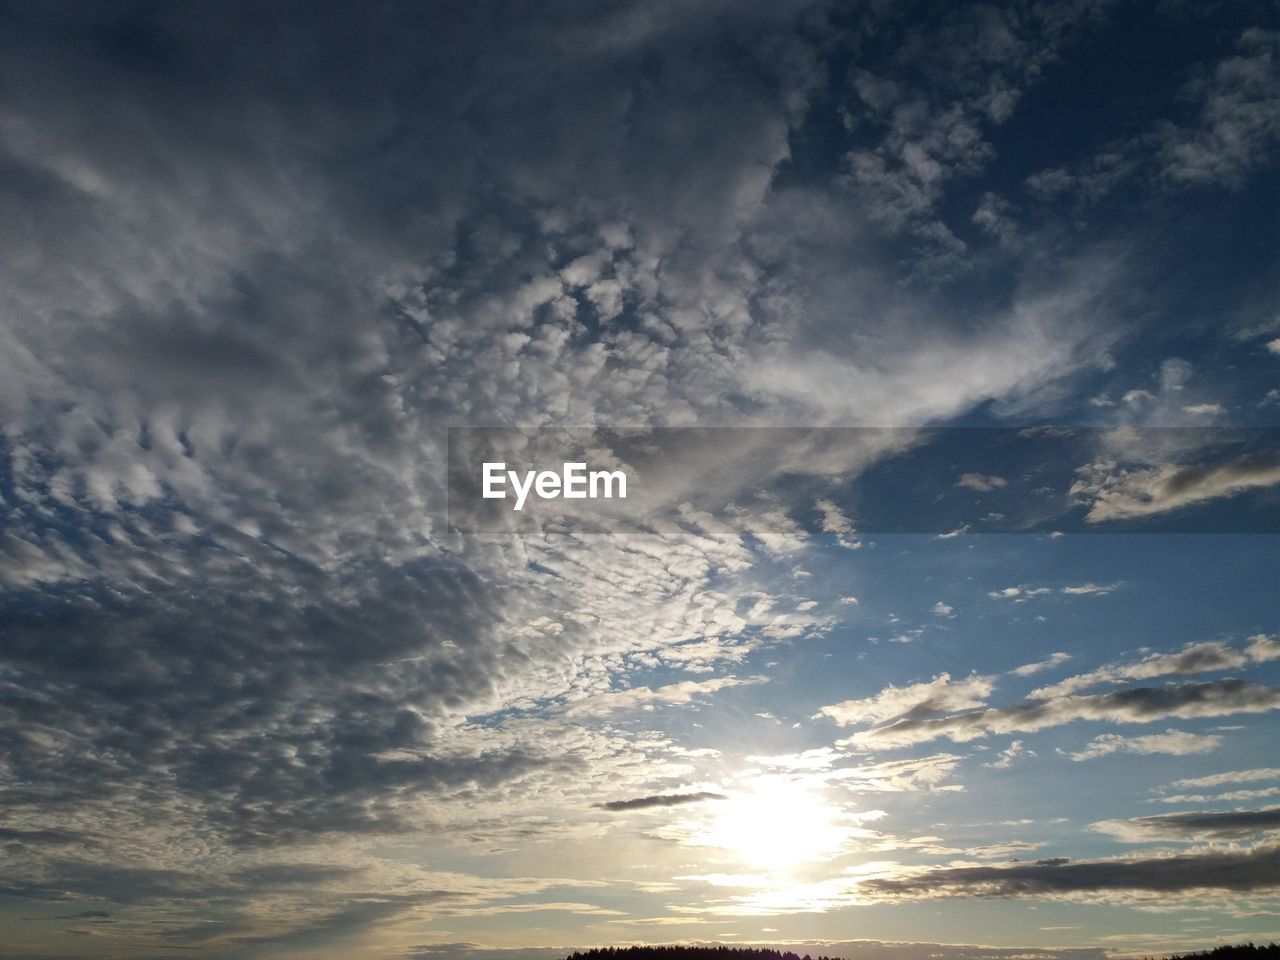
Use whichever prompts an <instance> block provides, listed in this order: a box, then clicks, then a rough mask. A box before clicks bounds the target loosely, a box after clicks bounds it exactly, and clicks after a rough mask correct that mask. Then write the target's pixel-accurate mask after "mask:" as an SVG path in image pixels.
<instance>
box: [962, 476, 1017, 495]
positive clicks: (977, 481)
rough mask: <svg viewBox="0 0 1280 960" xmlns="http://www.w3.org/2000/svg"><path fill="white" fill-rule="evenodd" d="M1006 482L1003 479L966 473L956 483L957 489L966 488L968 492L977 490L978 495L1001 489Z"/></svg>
mask: <svg viewBox="0 0 1280 960" xmlns="http://www.w3.org/2000/svg"><path fill="white" fill-rule="evenodd" d="M1006 483H1008V481H1007V480H1005V478H1004V477H996V476H991V475H989V474H985V473H966V474H964V475H962V476H961V477H960V479H959V480H957V481H956V486H957V487H968V488H969V489H970V490H977V491H978V492H979V493H987V492H989V491H991V490H998V489H1000V488H1001V487H1003V486H1004V485H1005V484H1006Z"/></svg>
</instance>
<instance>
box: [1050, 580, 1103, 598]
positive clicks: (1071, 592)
mask: <svg viewBox="0 0 1280 960" xmlns="http://www.w3.org/2000/svg"><path fill="white" fill-rule="evenodd" d="M1115 588H1116V584H1114V583H1111V584H1100V583H1081V584H1077V585H1075V586H1071V587H1063V588H1062V590H1061V592H1062V593H1065V594H1066V595H1067V596H1069V597H1080V596H1106V595H1107V594H1108V593H1111V592H1112V591H1113V590H1115Z"/></svg>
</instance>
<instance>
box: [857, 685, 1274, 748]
mask: <svg viewBox="0 0 1280 960" xmlns="http://www.w3.org/2000/svg"><path fill="white" fill-rule="evenodd" d="M975 706H976V705H975ZM1277 709H1280V691H1278V690H1275V689H1274V688H1272V687H1266V686H1261V685H1259V684H1255V683H1247V682H1245V681H1243V680H1218V681H1213V682H1208V683H1183V684H1177V685H1169V686H1165V687H1131V688H1128V689H1125V690H1118V691H1116V692H1114V693H1103V694H1096V695H1093V696H1063V697H1058V698H1056V699H1050V700H1035V701H1031V702H1027V703H1022V704H1018V705H1016V706H1012V707H988V708H985V709H973V710H971V712H968V713H957V714H952V715H950V716H944V717H933V716H919V715H917V716H903V717H900V718H897V719H885V720H882V721H881V722H880V723H879V725H877V726H874V727H872V728H870V729H868V730H863V731H859V732H858V733H855V734H854V735H853V736H851V737H849V738H847V739H846V740H844V741H841V743H842V745H846V746H850V747H855V748H860V749H873V750H880V749H889V748H892V747H904V746H910V745H911V744H916V743H927V742H928V741H930V740H935V739H937V738H939V737H948V738H950V739H951V740H953V741H955V742H957V743H965V742H968V741H971V740H977V739H981V738H984V737H987V736H991V735H996V734H1011V733H1033V732H1035V731H1037V730H1045V729H1048V728H1050V727H1056V726H1061V725H1062V724H1064V723H1070V722H1072V721H1075V720H1102V721H1109V722H1111V723H1151V722H1154V721H1156V720H1163V719H1168V718H1173V717H1177V718H1180V719H1190V718H1193V717H1221V716H1229V715H1232V714H1237V713H1264V712H1267V711H1271V710H1277ZM931 712H932V711H931ZM852 716H854V717H856V718H857V720H856V721H854V722H863V721H866V720H867V719H870V718H869V717H867V716H866V715H859V714H857V713H856V712H854V713H853V714H852Z"/></svg>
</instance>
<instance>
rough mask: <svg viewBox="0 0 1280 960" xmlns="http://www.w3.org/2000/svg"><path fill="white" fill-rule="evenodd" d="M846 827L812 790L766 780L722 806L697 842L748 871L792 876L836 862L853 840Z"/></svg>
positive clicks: (777, 779)
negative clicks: (809, 866)
mask: <svg viewBox="0 0 1280 960" xmlns="http://www.w3.org/2000/svg"><path fill="white" fill-rule="evenodd" d="M844 821H845V818H844V817H843V816H842V814H841V811H840V810H839V808H837V807H835V806H834V805H832V804H831V803H829V802H827V801H826V800H824V799H823V798H822V797H821V796H819V795H818V793H817V792H816V791H815V790H814V789H813V788H812V787H810V786H808V785H806V784H804V783H801V782H797V781H794V780H789V779H786V778H782V777H766V778H760V779H758V780H756V781H754V782H752V783H751V784H750V786H749V787H748V788H747V789H746V790H744V791H743V792H741V793H738V794H736V795H734V796H731V797H730V798H729V799H728V800H726V801H724V802H723V803H720V804H716V809H715V810H714V812H713V813H712V814H711V820H710V822H709V823H708V824H707V826H706V829H705V831H704V832H703V833H702V834H701V835H700V836H699V837H698V838H697V840H696V841H695V842H697V843H699V844H702V845H706V846H712V847H719V848H721V849H723V850H726V851H728V852H729V853H731V854H732V855H734V856H735V857H737V858H738V859H739V860H740V861H741V862H742V863H743V864H746V865H750V866H754V867H767V868H770V869H773V870H788V869H790V868H792V867H796V866H799V865H800V864H804V863H811V862H814V861H819V860H827V859H830V858H831V857H833V856H835V855H836V854H837V853H838V852H839V851H840V849H841V847H842V846H843V845H844V842H845V841H846V840H847V839H848V837H849V835H850V831H851V828H850V825H849V824H848V823H846V822H844Z"/></svg>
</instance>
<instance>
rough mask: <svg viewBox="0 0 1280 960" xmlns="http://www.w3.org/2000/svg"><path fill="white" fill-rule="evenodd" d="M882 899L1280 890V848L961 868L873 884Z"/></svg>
mask: <svg viewBox="0 0 1280 960" xmlns="http://www.w3.org/2000/svg"><path fill="white" fill-rule="evenodd" d="M864 886H865V888H866V889H867V890H868V891H869V892H871V893H873V894H876V895H880V896H884V897H889V898H897V897H1076V896H1084V895H1089V894H1114V893H1167V894H1183V893H1190V892H1193V891H1208V890H1229V891H1233V892H1237V893H1247V892H1253V891H1260V890H1272V889H1275V888H1276V887H1280V848H1277V847H1260V848H1258V849H1255V850H1209V851H1203V852H1200V853H1190V854H1185V855H1182V856H1174V857H1150V858H1146V859H1142V858H1130V859H1125V860H1083V861H1077V862H1066V863H1064V862H1062V861H1061V860H1059V859H1056V858H1055V859H1051V860H1044V861H1040V862H1037V863H1015V864H1012V865H1009V866H998V867H953V868H943V869H938V870H929V871H925V872H922V873H919V874H915V875H913V876H908V877H896V878H888V879H874V880H869V881H867V883H866V884H865V885H864Z"/></svg>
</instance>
